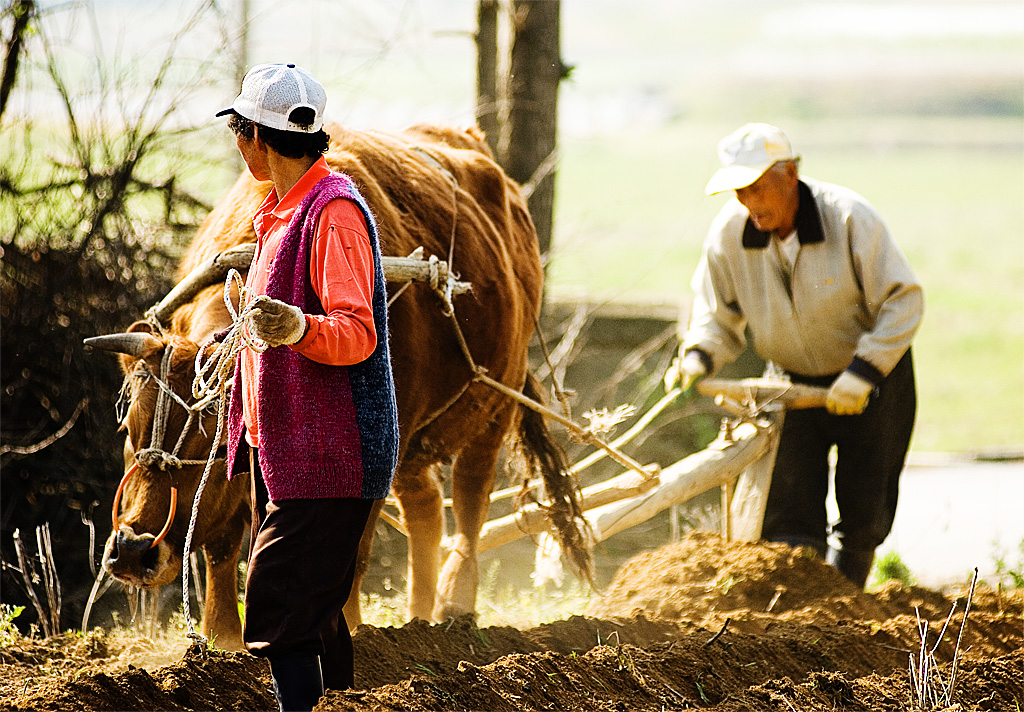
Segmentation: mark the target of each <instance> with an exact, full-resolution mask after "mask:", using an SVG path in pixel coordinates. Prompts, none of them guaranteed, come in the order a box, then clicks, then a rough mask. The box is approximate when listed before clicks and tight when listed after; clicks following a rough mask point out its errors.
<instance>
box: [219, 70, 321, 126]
mask: <svg viewBox="0 0 1024 712" xmlns="http://www.w3.org/2000/svg"><path fill="white" fill-rule="evenodd" d="M326 106H327V91H326V90H325V89H324V87H323V85H322V84H321V83H320V82H319V81H317V79H316V77H314V76H313V75H312V74H310V73H309V72H308V71H306V70H305V69H303V68H302V67H297V66H295V65H294V64H258V65H256V66H255V67H253V68H252V69H250V70H249V71H248V72H246V75H245V78H244V79H243V80H242V93H241V94H239V95H238V96H237V97H236V98H235V100H234V101H233V102H232V103H231V106H229V107H228V108H226V109H222V110H221V111H218V112H217V114H216V115H217V116H224V115H226V114H239V115H240V116H244V117H245V118H247V119H249V120H250V121H255V122H256V123H257V124H262V125H263V126H269V127H270V128H272V129H279V130H281V131H295V132H299V133H316V132H317V131H319V130H320V128H321V127H322V126H323V125H324V108H325V107H326ZM298 108H306V109H311V110H312V111H313V122H312V123H310V124H296V123H294V122H292V121H291V119H290V116H291V113H292V111H294V110H295V109H298Z"/></svg>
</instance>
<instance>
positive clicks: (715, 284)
mask: <svg viewBox="0 0 1024 712" xmlns="http://www.w3.org/2000/svg"><path fill="white" fill-rule="evenodd" d="M800 191H801V195H800V208H799V210H798V212H797V219H796V230H797V239H798V240H799V241H800V248H799V251H798V252H797V256H796V262H795V264H794V266H793V271H792V275H791V276H790V278H789V279H788V280H787V278H786V276H785V273H784V271H783V269H782V267H781V265H780V261H779V259H778V252H777V251H776V250H775V249H773V246H772V245H771V244H770V243H769V236H768V235H767V234H766V233H763V232H760V231H759V230H757V229H756V228H755V227H754V226H753V224H752V223H750V222H749V220H748V213H747V210H746V208H744V207H743V206H742V205H741V204H740V203H739V202H738V201H737V200H735V199H733V200H730V201H729V202H728V203H727V204H726V205H725V207H723V209H722V211H721V212H720V213H719V214H718V216H717V217H716V218H715V220H714V222H713V223H712V225H711V229H710V231H709V232H708V236H707V239H706V241H705V243H704V252H703V255H702V257H701V261H700V264H699V265H698V267H697V270H696V272H695V273H694V275H693V281H692V283H691V286H692V288H693V290H694V292H695V297H694V302H693V307H692V310H691V314H690V319H689V324H688V326H687V328H686V331H685V333H684V334H683V336H682V347H683V350H684V351H686V350H690V349H694V348H696V349H699V350H700V351H702V352H704V354H705V355H706V356H707V357H709V358H710V361H711V369H710V371H711V372H714V371H716V370H718V369H719V368H720V367H721V366H722V365H723V364H725V363H728V362H730V361H733V360H734V359H735V358H736V357H737V356H739V355H740V353H741V352H742V351H743V349H744V348H745V345H746V339H745V336H744V332H745V329H746V327H747V326H749V327H750V332H751V334H752V335H753V340H754V349H755V351H756V352H757V353H758V355H760V356H761V357H762V358H764V359H765V360H769V361H773V362H775V363H776V364H777V365H779V366H781V367H782V368H783V369H785V370H786V371H787V372H789V373H795V374H800V375H804V376H826V375H831V374H837V373H839V372H840V371H843V370H845V369H849V370H851V371H853V372H854V373H857V374H858V375H860V376H863V377H865V378H867V379H868V380H870V381H872V382H874V383H877V382H878V381H880V380H881V379H882V378H884V377H885V376H886V375H888V373H889V372H890V371H891V370H892V369H893V367H894V366H895V365H896V363H897V362H898V361H899V360H900V358H901V357H902V356H903V354H904V353H906V351H907V349H909V348H910V343H911V341H912V340H913V338H914V334H915V332H916V331H917V328H918V326H919V325H920V323H921V317H922V314H923V311H924V296H923V292H922V289H921V285H920V283H919V282H918V280H917V278H916V277H915V275H914V273H913V271H912V270H911V268H910V265H909V264H908V262H907V259H906V257H905V256H904V255H903V252H902V251H901V250H900V248H899V246H898V245H897V244H896V243H895V241H894V240H893V238H892V236H891V235H890V234H889V230H888V228H887V227H886V226H885V223H884V222H883V221H882V218H881V217H880V216H879V215H878V213H877V211H875V209H874V208H873V207H872V206H871V205H870V204H869V203H868V202H867V201H866V200H864V198H862V197H861V196H859V195H858V194H856V193H854V192H853V191H851V190H848V189H846V188H843V187H840V186H837V185H832V184H829V183H822V182H820V181H815V180H812V179H810V178H802V179H801V183H800Z"/></svg>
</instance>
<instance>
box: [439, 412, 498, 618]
mask: <svg viewBox="0 0 1024 712" xmlns="http://www.w3.org/2000/svg"><path fill="white" fill-rule="evenodd" d="M506 410H507V411H508V409H506ZM508 413H509V414H508V415H504V414H502V415H501V416H499V418H498V419H496V421H494V422H492V424H491V426H490V427H489V428H488V429H487V430H486V431H485V432H483V433H481V434H480V436H479V437H477V438H475V439H474V440H473V441H472V442H471V443H470V444H469V445H467V447H466V448H465V449H464V450H463V451H462V452H461V453H459V456H458V459H457V460H456V461H455V465H454V467H453V468H452V503H453V504H452V513H453V515H454V518H455V535H454V537H453V538H452V550H451V553H449V555H448V559H447V561H445V564H444V568H443V569H442V570H441V581H440V584H439V585H438V590H437V596H438V597H437V604H436V606H435V608H434V618H435V620H438V621H442V620H446V619H448V618H452V617H455V616H459V615H462V614H465V613H473V612H475V611H476V590H477V586H478V584H479V579H480V572H479V565H478V563H477V544H478V542H479V540H480V530H481V529H482V528H483V526H484V524H485V523H486V521H487V515H488V513H489V511H490V505H491V490H492V489H493V487H494V478H495V469H496V466H497V463H498V453H499V452H500V450H501V443H502V441H503V439H504V435H505V432H506V430H507V429H508V425H509V419H510V417H511V411H508ZM498 421H500V422H498Z"/></svg>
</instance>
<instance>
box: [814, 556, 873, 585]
mask: <svg viewBox="0 0 1024 712" xmlns="http://www.w3.org/2000/svg"><path fill="white" fill-rule="evenodd" d="M826 561H827V562H828V564H829V566H833V567H835V568H836V569H837V570H838V571H839V573H841V574H842V575H843V576H845V577H846V578H848V579H850V581H851V582H852V583H853V585H854V586H856V587H857V588H859V589H861V590H862V591H863V590H864V585H865V584H866V583H867V582H868V574H870V573H871V565H872V564H873V563H874V562H875V550H874V549H867V550H864V549H829V550H828V557H827V558H826Z"/></svg>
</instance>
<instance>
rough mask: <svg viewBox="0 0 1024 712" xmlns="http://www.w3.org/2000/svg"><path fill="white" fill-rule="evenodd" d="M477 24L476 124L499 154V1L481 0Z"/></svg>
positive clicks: (494, 151) (493, 151) (492, 149)
mask: <svg viewBox="0 0 1024 712" xmlns="http://www.w3.org/2000/svg"><path fill="white" fill-rule="evenodd" d="M476 18H477V24H476V123H477V126H479V127H480V128H481V129H483V131H484V133H485V134H486V135H487V145H488V146H490V147H491V152H492V153H494V155H495V156H497V155H498V0H480V1H479V3H478V4H477V13H476Z"/></svg>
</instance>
